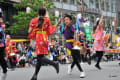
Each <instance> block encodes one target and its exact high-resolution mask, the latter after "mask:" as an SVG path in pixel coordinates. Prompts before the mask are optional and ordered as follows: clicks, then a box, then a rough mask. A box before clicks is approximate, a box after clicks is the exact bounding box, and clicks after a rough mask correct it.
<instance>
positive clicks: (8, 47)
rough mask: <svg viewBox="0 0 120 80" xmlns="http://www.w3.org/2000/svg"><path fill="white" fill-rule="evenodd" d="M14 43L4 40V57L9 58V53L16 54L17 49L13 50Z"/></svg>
mask: <svg viewBox="0 0 120 80" xmlns="http://www.w3.org/2000/svg"><path fill="white" fill-rule="evenodd" d="M14 45H15V42H13V41H11V40H10V41H7V40H6V48H5V52H6V55H7V56H9V55H10V53H16V52H17V49H16V48H15V46H14Z"/></svg>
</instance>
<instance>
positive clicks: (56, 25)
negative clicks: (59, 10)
mask: <svg viewBox="0 0 120 80" xmlns="http://www.w3.org/2000/svg"><path fill="white" fill-rule="evenodd" d="M62 20H63V18H59V20H58V22H57V23H56V24H55V29H57V28H58V26H59V24H60V22H61V21H62Z"/></svg>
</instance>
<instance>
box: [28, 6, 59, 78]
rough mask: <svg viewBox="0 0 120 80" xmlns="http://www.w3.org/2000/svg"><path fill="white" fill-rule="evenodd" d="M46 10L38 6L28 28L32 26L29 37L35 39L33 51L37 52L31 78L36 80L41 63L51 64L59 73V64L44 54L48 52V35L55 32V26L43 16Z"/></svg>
mask: <svg viewBox="0 0 120 80" xmlns="http://www.w3.org/2000/svg"><path fill="white" fill-rule="evenodd" d="M46 11H47V10H46V8H44V7H40V8H39V9H38V11H37V13H38V17H37V18H34V19H32V20H31V22H30V28H32V29H31V30H32V31H30V32H31V33H30V34H31V35H32V37H31V38H34V39H35V49H36V51H35V53H36V54H37V64H36V69H35V73H34V75H33V77H32V79H31V80H37V75H38V72H39V70H40V68H41V66H42V63H47V64H50V65H52V66H53V67H54V68H55V69H56V71H57V73H59V64H58V63H57V62H53V61H51V60H49V59H47V58H46V57H45V55H46V54H48V43H49V42H48V36H49V35H50V34H52V33H53V32H55V28H54V27H53V26H52V25H51V23H50V20H49V18H48V17H45V15H46ZM29 30H30V29H29ZM29 38H30V37H29Z"/></svg>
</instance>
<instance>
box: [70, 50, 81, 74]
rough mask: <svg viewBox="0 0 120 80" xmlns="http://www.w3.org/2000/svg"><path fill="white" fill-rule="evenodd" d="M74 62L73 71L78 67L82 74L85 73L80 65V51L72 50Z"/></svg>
mask: <svg viewBox="0 0 120 80" xmlns="http://www.w3.org/2000/svg"><path fill="white" fill-rule="evenodd" d="M71 54H72V58H73V62H72V65H71V69H73V67H74V66H75V65H76V66H77V68H78V69H79V71H80V72H83V70H82V68H81V65H80V63H79V62H80V51H79V50H72V51H71Z"/></svg>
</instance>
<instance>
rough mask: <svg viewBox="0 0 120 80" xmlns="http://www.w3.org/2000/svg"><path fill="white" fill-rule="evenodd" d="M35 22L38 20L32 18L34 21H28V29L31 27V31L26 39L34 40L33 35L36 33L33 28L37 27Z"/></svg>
mask: <svg viewBox="0 0 120 80" xmlns="http://www.w3.org/2000/svg"><path fill="white" fill-rule="evenodd" d="M37 22H38V18H34V19H32V20H31V21H30V24H29V27H32V28H33V30H32V32H31V33H29V35H28V39H35V35H36V33H35V27H36V25H37Z"/></svg>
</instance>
